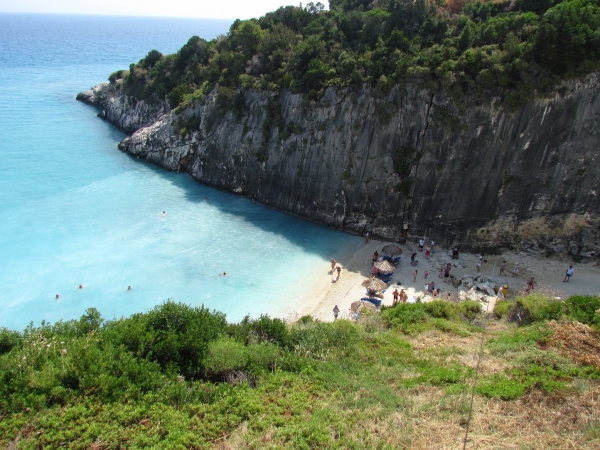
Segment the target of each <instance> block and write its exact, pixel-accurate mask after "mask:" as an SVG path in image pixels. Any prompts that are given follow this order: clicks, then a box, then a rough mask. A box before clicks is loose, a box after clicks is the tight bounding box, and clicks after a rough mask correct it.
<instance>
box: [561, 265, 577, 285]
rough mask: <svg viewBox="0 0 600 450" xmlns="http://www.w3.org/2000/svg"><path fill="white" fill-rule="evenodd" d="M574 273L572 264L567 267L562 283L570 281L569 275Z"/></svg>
mask: <svg viewBox="0 0 600 450" xmlns="http://www.w3.org/2000/svg"><path fill="white" fill-rule="evenodd" d="M574 273H575V270H573V266H569V268H568V269H567V273H566V274H565V279H564V280H563V283H568V282H569V281H571V277H572V276H573V274H574Z"/></svg>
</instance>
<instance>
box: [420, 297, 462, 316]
mask: <svg viewBox="0 0 600 450" xmlns="http://www.w3.org/2000/svg"><path fill="white" fill-rule="evenodd" d="M423 305H424V307H425V312H427V314H429V315H430V316H431V317H435V318H438V319H446V320H450V319H455V318H456V317H457V314H456V307H455V305H454V304H452V303H448V302H445V301H442V300H435V301H432V302H428V303H424V304H423Z"/></svg>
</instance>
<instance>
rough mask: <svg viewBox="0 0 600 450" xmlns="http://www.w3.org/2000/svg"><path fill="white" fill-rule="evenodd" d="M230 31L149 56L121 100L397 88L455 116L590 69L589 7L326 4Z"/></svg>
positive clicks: (540, 1)
mask: <svg viewBox="0 0 600 450" xmlns="http://www.w3.org/2000/svg"><path fill="white" fill-rule="evenodd" d="M329 3H330V10H328V11H326V10H325V9H324V6H323V5H322V4H321V3H317V4H314V3H312V2H311V3H308V5H307V6H306V7H304V8H303V7H301V6H299V7H296V6H287V7H282V8H279V9H278V10H277V11H274V12H271V13H268V14H266V15H265V16H263V17H261V18H259V19H251V20H244V21H241V20H236V21H235V22H234V23H233V24H232V25H231V28H230V30H229V33H227V35H226V36H221V37H219V38H217V39H215V40H213V41H210V42H207V41H205V40H203V39H201V38H199V37H197V36H194V37H192V38H191V39H190V40H189V42H188V43H187V44H186V45H184V46H183V47H182V48H181V50H179V52H177V54H172V55H166V56H165V55H162V54H161V53H160V52H158V51H156V50H152V51H150V52H149V53H148V55H147V56H146V57H145V58H144V59H142V60H141V61H139V62H138V63H137V64H131V66H130V68H129V70H128V71H126V70H120V71H117V72H115V73H113V74H112V75H111V76H110V78H109V79H110V81H111V82H115V81H116V80H118V79H123V80H124V87H125V91H126V92H127V93H128V94H130V95H132V96H134V97H135V98H137V99H140V100H141V99H144V100H149V101H152V100H153V99H154V100H156V99H166V98H167V99H168V101H169V103H170V105H171V107H172V108H175V107H177V106H181V107H182V108H185V107H188V106H190V105H191V104H192V101H193V100H194V99H195V98H202V97H203V96H204V95H205V94H206V93H207V92H209V91H211V90H212V89H213V88H215V87H218V88H219V103H220V104H222V105H224V106H230V107H234V108H236V109H238V111H241V110H242V109H243V108H244V105H243V96H242V95H239V94H240V93H243V91H244V90H247V89H269V90H272V91H275V92H277V91H280V90H282V89H289V90H291V91H293V92H301V93H304V94H305V95H306V99H307V100H309V101H310V100H317V99H319V98H320V97H321V95H322V94H323V92H324V89H325V88H326V87H328V86H338V87H345V86H359V85H361V84H363V83H368V84H370V85H372V86H374V87H376V88H377V91H376V92H377V95H379V96H380V97H381V98H383V96H385V95H386V94H387V92H388V91H389V90H390V89H391V87H392V86H394V85H396V84H404V83H406V82H407V81H411V82H417V83H421V84H422V85H423V86H424V87H426V88H429V89H435V88H436V87H440V86H444V87H446V88H447V89H448V92H449V93H450V95H451V96H452V98H453V100H454V103H455V105H456V106H457V107H458V108H459V109H460V108H464V107H466V106H468V105H472V104H473V102H479V101H486V102H488V101H490V100H491V99H492V98H500V99H502V101H503V103H504V104H505V105H506V106H507V107H509V108H516V107H518V106H519V105H522V104H523V103H524V102H525V101H527V99H528V98H530V96H531V94H532V93H533V92H534V90H538V91H540V90H541V91H544V90H547V89H549V88H551V87H553V86H554V85H555V84H556V82H557V81H559V80H561V79H564V78H569V77H580V76H583V75H585V74H587V73H589V72H591V71H593V70H597V69H598V68H599V67H600V32H599V26H600V7H599V2H598V0H564V1H562V0H516V1H514V0H498V1H483V2H482V1H479V0H478V1H468V0H433V1H428V0H416V1H413V0H330V2H329Z"/></svg>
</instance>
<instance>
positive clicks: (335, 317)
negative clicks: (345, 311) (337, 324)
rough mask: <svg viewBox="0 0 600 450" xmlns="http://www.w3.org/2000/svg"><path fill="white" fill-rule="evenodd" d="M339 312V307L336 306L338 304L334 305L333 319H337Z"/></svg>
mask: <svg viewBox="0 0 600 450" xmlns="http://www.w3.org/2000/svg"><path fill="white" fill-rule="evenodd" d="M339 313H340V308H338V305H335V306H334V307H333V320H337V318H338V315H339Z"/></svg>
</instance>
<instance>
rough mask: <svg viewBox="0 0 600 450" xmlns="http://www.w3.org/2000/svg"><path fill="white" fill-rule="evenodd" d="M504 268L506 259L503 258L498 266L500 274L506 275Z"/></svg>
mask: <svg viewBox="0 0 600 450" xmlns="http://www.w3.org/2000/svg"><path fill="white" fill-rule="evenodd" d="M505 269H506V261H505V260H503V261H502V265H501V266H500V275H502V276H506V271H505Z"/></svg>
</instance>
